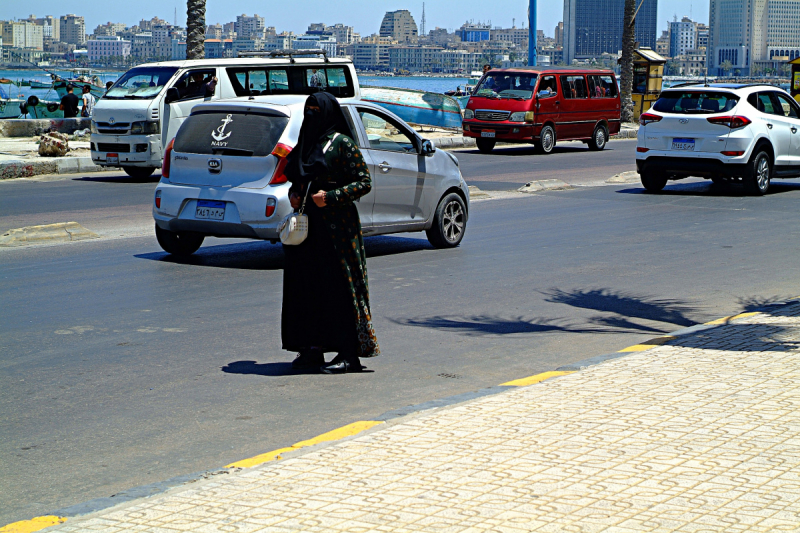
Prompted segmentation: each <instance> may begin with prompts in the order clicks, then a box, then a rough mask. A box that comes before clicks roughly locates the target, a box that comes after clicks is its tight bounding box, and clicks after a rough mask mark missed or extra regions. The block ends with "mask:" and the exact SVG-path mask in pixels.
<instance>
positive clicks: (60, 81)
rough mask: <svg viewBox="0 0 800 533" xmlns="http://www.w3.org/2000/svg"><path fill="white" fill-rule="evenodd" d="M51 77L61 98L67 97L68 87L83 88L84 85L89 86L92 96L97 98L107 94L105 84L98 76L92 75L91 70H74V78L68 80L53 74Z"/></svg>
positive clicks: (54, 87)
mask: <svg viewBox="0 0 800 533" xmlns="http://www.w3.org/2000/svg"><path fill="white" fill-rule="evenodd" d="M51 77H52V78H53V89H55V90H56V93H58V97H59V98H63V97H64V96H66V94H67V85H73V86H75V87H79V86H80V87H83V86H84V85H88V86H89V87H90V91H91V93H92V95H94V97H95V98H101V97H102V96H103V95H104V94H106V86H105V84H103V82H102V81H101V80H100V78H99V77H97V75H95V74H92V71H91V69H84V68H79V69H73V71H72V77H70V78H67V79H64V78H62V77H60V76H57V75H54V74H52V75H51Z"/></svg>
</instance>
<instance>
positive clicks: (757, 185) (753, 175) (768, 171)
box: [747, 150, 772, 196]
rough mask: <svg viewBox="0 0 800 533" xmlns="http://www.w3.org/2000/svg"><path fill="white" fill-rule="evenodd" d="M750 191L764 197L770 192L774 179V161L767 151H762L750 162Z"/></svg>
mask: <svg viewBox="0 0 800 533" xmlns="http://www.w3.org/2000/svg"><path fill="white" fill-rule="evenodd" d="M748 174H749V176H748V178H749V179H748V183H747V185H748V189H750V192H751V193H752V194H755V195H756V196H763V195H764V194H766V193H767V191H768V190H769V183H770V180H771V179H772V160H771V158H770V157H769V154H768V153H767V152H765V151H763V150H762V151H760V152H758V153H757V154H756V156H755V157H754V158H752V159H751V160H750V163H749V168H748Z"/></svg>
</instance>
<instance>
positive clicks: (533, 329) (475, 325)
mask: <svg viewBox="0 0 800 533" xmlns="http://www.w3.org/2000/svg"><path fill="white" fill-rule="evenodd" d="M389 321H390V322H394V323H395V324H398V325H401V326H413V327H421V328H431V329H438V330H442V331H454V332H457V333H461V334H462V335H466V336H485V335H519V334H529V333H550V332H563V333H626V331H625V330H623V329H619V328H608V327H592V326H590V327H580V326H575V325H570V324H558V323H557V322H558V321H557V320H556V319H549V318H533V319H527V318H525V317H522V316H517V317H512V318H502V317H497V316H489V315H473V316H446V315H440V316H435V317H426V318H407V319H393V318H390V319H389Z"/></svg>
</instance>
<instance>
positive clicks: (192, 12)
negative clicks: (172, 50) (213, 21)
mask: <svg viewBox="0 0 800 533" xmlns="http://www.w3.org/2000/svg"><path fill="white" fill-rule="evenodd" d="M205 39H206V0H186V59H205V57H206V49H205Z"/></svg>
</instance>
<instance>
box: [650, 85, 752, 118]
mask: <svg viewBox="0 0 800 533" xmlns="http://www.w3.org/2000/svg"><path fill="white" fill-rule="evenodd" d="M738 102H739V97H738V96H736V95H735V94H733V93H727V92H716V91H664V92H663V93H661V96H659V97H658V100H656V103H655V104H653V109H654V110H656V111H660V112H661V113H675V114H679V115H708V114H711V113H724V112H727V111H730V110H731V109H733V108H734V107H735V106H736V104H737V103H738Z"/></svg>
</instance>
